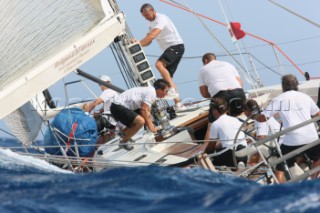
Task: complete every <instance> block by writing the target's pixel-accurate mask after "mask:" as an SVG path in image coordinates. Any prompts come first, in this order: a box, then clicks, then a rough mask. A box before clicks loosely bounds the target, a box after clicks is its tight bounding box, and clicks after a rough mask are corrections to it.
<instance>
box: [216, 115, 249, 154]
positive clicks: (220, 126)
mask: <svg viewBox="0 0 320 213" xmlns="http://www.w3.org/2000/svg"><path fill="white" fill-rule="evenodd" d="M241 125H242V123H241V122H240V121H239V120H238V119H237V118H235V117H232V116H229V115H227V114H223V115H221V116H220V117H219V118H218V119H217V120H216V121H214V122H213V123H212V125H211V128H210V139H213V140H217V139H219V140H221V144H222V147H223V148H228V147H230V146H232V145H233V143H234V139H235V137H236V134H237V132H238V130H239V128H240V127H241ZM244 138H245V135H244V133H243V132H242V131H241V132H240V133H239V135H238V141H239V140H241V139H244ZM240 144H241V145H243V146H247V143H246V141H245V140H244V141H243V142H241V143H240Z"/></svg>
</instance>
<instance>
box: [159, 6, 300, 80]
mask: <svg viewBox="0 0 320 213" xmlns="http://www.w3.org/2000/svg"><path fill="white" fill-rule="evenodd" d="M160 1H161V2H163V3H166V4H169V5H171V6H173V7H176V8H179V9H182V10H185V11H187V12H189V13H192V14H195V15H196V17H197V18H198V19H199V21H201V20H200V17H202V18H205V19H208V20H210V21H213V22H216V23H218V24H220V25H223V26H226V24H225V23H222V22H220V21H217V20H214V19H212V18H210V17H208V16H205V15H203V14H199V13H195V11H193V10H191V9H189V8H187V7H181V6H179V5H177V4H176V3H174V4H173V3H170V2H168V1H167V0H160ZM169 1H171V2H175V1H173V0H169ZM245 34H246V35H248V36H251V37H253V38H255V39H258V40H261V41H264V42H266V43H269V44H271V45H273V46H274V47H275V48H276V49H277V50H278V51H279V52H280V53H281V54H282V55H283V56H284V57H285V58H286V59H287V60H288V61H289V62H290V63H291V64H292V65H293V66H294V67H295V68H296V69H297V70H298V71H299V72H300V74H302V75H303V76H305V72H303V71H302V70H301V69H300V68H299V67H298V66H297V64H296V63H295V62H294V61H293V60H292V59H291V58H290V57H289V56H288V55H287V54H286V53H285V52H284V51H283V50H282V49H281V48H280V47H279V46H278V45H276V44H275V43H274V42H272V41H269V40H267V39H264V38H262V37H259V36H257V35H254V34H252V33H249V32H245ZM231 57H232V56H231ZM236 63H238V61H236ZM241 67H242V66H241Z"/></svg>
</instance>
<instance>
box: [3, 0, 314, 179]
mask: <svg viewBox="0 0 320 213" xmlns="http://www.w3.org/2000/svg"><path fill="white" fill-rule="evenodd" d="M163 2H164V1H163ZM26 4H27V3H24V2H20V1H11V2H6V3H4V4H3V5H2V8H4V9H3V11H4V14H5V15H6V16H7V18H6V19H5V20H4V21H2V22H0V25H1V26H2V29H4V33H3V38H5V37H7V38H11V39H10V42H8V43H7V44H4V45H3V47H4V50H6V51H3V52H5V53H6V56H9V57H6V56H5V55H3V56H2V57H1V58H4V59H5V60H3V61H2V64H1V69H0V70H1V71H0V72H1V73H0V74H1V79H0V85H1V91H0V102H1V106H4V107H2V110H1V111H0V118H1V119H4V120H5V121H6V123H7V125H8V126H9V127H10V128H11V130H12V133H13V134H14V135H15V136H16V137H17V138H18V139H19V141H20V142H21V144H22V145H23V146H24V147H26V148H28V147H31V148H33V149H34V148H37V150H38V151H39V152H40V154H39V153H36V154H33V153H31V152H30V151H28V152H25V153H22V152H19V154H26V155H31V156H34V157H37V158H41V159H44V160H47V161H49V162H50V163H52V164H54V165H58V166H60V167H62V168H64V169H67V170H71V171H73V172H89V171H94V172H98V171H101V170H104V169H108V168H113V167H119V166H149V165H158V166H181V167H185V166H202V167H204V168H206V169H210V170H213V171H219V170H217V169H215V168H214V167H213V165H212V164H211V161H210V160H209V157H210V156H209V157H208V156H207V155H205V154H204V153H203V151H204V148H205V147H203V144H202V143H203V138H204V134H205V132H206V128H207V114H208V109H209V106H208V105H209V100H201V101H196V102H192V103H189V107H188V109H187V110H185V111H182V112H179V113H176V116H171V117H170V114H169V112H168V111H167V107H168V106H169V105H168V103H167V102H166V101H163V100H159V101H158V102H157V105H156V106H155V108H154V113H153V116H154V118H155V121H156V122H157V124H158V125H160V126H162V131H161V132H159V133H158V134H152V133H150V132H148V131H145V130H143V129H142V130H141V131H140V132H139V134H137V135H136V136H135V138H134V139H135V141H136V142H135V147H136V148H135V149H134V150H131V151H128V150H125V149H121V148H120V147H119V146H118V144H119V141H120V138H121V136H120V135H118V134H117V131H113V130H110V129H107V128H106V129H104V130H103V131H102V132H100V134H99V139H98V141H99V142H98V145H97V147H96V148H95V149H94V153H92V155H90V156H80V155H79V152H78V151H77V150H78V149H79V148H81V146H78V145H79V144H78V143H77V140H78V139H79V138H75V137H73V136H72V135H71V134H70V135H69V134H67V135H66V137H67V138H68V139H67V140H65V141H64V143H62V144H57V148H58V149H59V150H60V151H61V154H60V155H49V154H48V153H46V152H45V149H42V148H45V147H43V146H42V147H40V146H37V145H34V144H33V142H34V140H35V138H36V137H37V135H38V134H39V131H40V129H41V127H43V126H44V127H45V131H48V129H49V131H50V127H51V121H52V119H54V117H55V116H56V115H57V114H58V113H59V112H61V110H65V109H66V110H68V109H72V108H81V106H82V104H83V103H82V102H81V101H80V102H76V103H69V101H68V103H67V104H66V106H61V107H58V106H56V104H55V103H54V101H53V98H52V96H51V94H50V87H51V86H52V85H54V84H55V83H56V82H57V81H59V80H61V79H63V78H64V77H66V76H67V75H69V74H70V73H72V72H73V73H76V74H77V75H80V76H82V77H84V78H86V79H90V80H91V81H94V82H96V83H98V84H105V86H107V87H109V88H111V89H114V90H116V91H118V92H122V91H123V89H122V88H119V87H117V86H115V85H111V84H106V83H105V82H101V81H99V79H98V78H97V76H94V75H93V74H92V73H87V72H85V71H84V70H82V69H80V66H82V65H83V64H85V63H86V62H87V61H88V60H90V59H91V58H93V57H94V56H96V55H97V54H98V53H99V52H101V51H103V50H104V49H105V48H107V47H110V48H111V49H112V50H113V52H114V53H115V58H116V60H117V61H118V62H121V65H122V70H121V73H122V75H123V78H124V79H125V81H126V82H127V85H128V86H129V87H134V86H138V85H151V84H152V82H153V81H154V79H155V77H156V76H155V73H154V72H153V71H152V66H151V65H150V63H149V59H148V56H147V55H146V54H145V52H144V49H143V48H142V47H141V46H140V45H139V43H131V42H130V40H131V38H133V36H132V33H131V32H130V29H129V27H128V24H127V20H126V16H125V14H124V13H123V12H122V11H121V10H120V8H119V6H118V4H117V2H116V1H115V0H101V1H71V2H67V3H66V2H65V1H62V0H55V1H50V2H43V1H40V0H36V1H32V3H31V4H28V5H26ZM61 5H63V7H61ZM172 5H174V3H172ZM174 6H177V5H174ZM179 7H180V8H182V9H184V10H186V11H187V12H192V14H193V16H195V17H196V19H197V20H199V21H200V23H201V24H203V26H206V25H205V23H203V21H202V18H205V17H204V16H203V15H201V14H199V13H196V12H195V11H193V10H192V9H190V8H188V7H186V6H181V5H180V6H179ZM44 11H45V12H44ZM209 33H210V34H212V32H209ZM246 34H247V35H248V34H249V33H246ZM222 48H223V49H224V50H225V52H226V55H229V56H230V57H231V58H233V59H234V60H235V61H236V63H237V64H238V65H239V67H240V69H241V70H242V73H243V75H244V76H246V77H245V78H246V79H247V81H248V83H249V84H250V86H251V88H252V89H251V90H248V97H250V98H254V99H255V100H257V101H258V102H259V103H260V104H261V105H264V104H266V103H268V101H270V100H271V99H272V98H273V97H275V96H276V95H278V94H280V93H281V87H280V86H279V85H278V86H270V87H262V86H263V85H262V83H261V79H260V78H259V76H258V75H257V73H256V72H255V69H253V71H251V72H250V71H248V69H247V68H246V67H245V66H243V65H241V63H239V62H238V60H237V59H235V58H234V57H233V56H232V54H231V53H230V52H229V51H227V49H226V48H224V47H223V46H222ZM2 54H4V53H2ZM306 76H307V75H306ZM79 82H80V81H79ZM79 82H78V81H77V82H75V81H74V82H65V84H64V87H67V86H68V85H71V84H74V83H79ZM80 83H83V82H80ZM319 85H320V81H319V80H317V79H312V80H308V81H303V82H301V84H300V87H299V89H300V91H302V92H305V93H307V94H309V95H310V96H312V97H313V98H314V99H315V100H316V99H317V97H318V88H319ZM66 94H67V92H66ZM67 97H68V95H67ZM69 98H70V97H68V99H69ZM248 121H249V120H248ZM310 122H314V120H313V121H310ZM239 131H240V130H239ZM286 131H288V130H286ZM280 134H285V133H280ZM250 139H251V140H252V141H254V139H253V138H252V137H251V138H250ZM271 139H272V138H271ZM70 140H72V143H71V145H70V144H68V142H69V141H70ZM265 142H268V141H265ZM236 143H237V139H235V144H236ZM261 145H263V144H262V143H261ZM68 146H69V147H72V148H73V154H72V156H70V155H69V154H68V152H67V151H66V150H67V147H68ZM251 148H252V147H251ZM254 149H259V148H258V146H257V147H254ZM250 152H252V150H251V151H250V150H249V151H248V153H244V154H245V155H249V154H250ZM263 163H264V164H263ZM263 163H260V164H258V165H256V166H254V167H250V168H246V170H243V171H241V172H239V171H238V173H237V174H236V173H234V171H236V170H237V169H238V168H235V169H236V170H234V169H222V170H221V171H223V172H229V173H232V174H236V175H239V176H243V177H246V178H249V176H250V178H252V177H253V176H254V177H256V176H257V173H255V172H256V171H257V169H258V171H259V172H260V171H261V170H259V169H260V168H261V167H260V166H264V167H263V168H264V169H265V170H266V171H267V172H265V173H263V175H262V176H264V177H267V176H268V174H270V173H271V174H272V173H273V170H272V168H271V163H269V162H268V161H267V159H265V160H264V162H263ZM253 173H254V175H252V174H253ZM266 174H267V175H266ZM259 178H260V176H259ZM259 178H258V179H259Z"/></svg>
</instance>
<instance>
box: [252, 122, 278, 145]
mask: <svg viewBox="0 0 320 213" xmlns="http://www.w3.org/2000/svg"><path fill="white" fill-rule="evenodd" d="M254 126H255V128H256V135H257V136H269V135H272V134H274V133H277V132H279V131H280V128H281V125H280V123H279V122H278V121H276V119H275V118H274V117H273V116H272V117H271V118H269V119H268V120H267V121H266V122H258V121H254ZM283 129H284V128H282V129H281V130H283ZM283 137H284V136H281V137H280V139H279V141H278V142H279V144H281V143H282V140H283Z"/></svg>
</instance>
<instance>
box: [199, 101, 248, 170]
mask: <svg viewBox="0 0 320 213" xmlns="http://www.w3.org/2000/svg"><path fill="white" fill-rule="evenodd" d="M210 105H211V109H212V113H213V116H214V117H215V119H216V120H215V121H214V122H213V123H212V125H211V127H210V140H209V142H206V144H207V147H206V150H205V152H206V153H212V152H214V151H216V152H219V151H221V150H223V149H229V150H228V151H226V152H224V153H222V154H221V155H219V156H216V157H214V158H213V162H212V163H213V164H214V165H215V166H229V167H235V166H236V165H235V164H234V162H233V153H232V152H233V151H232V150H233V149H231V148H230V147H231V146H233V144H234V140H235V137H236V135H237V132H238V131H239V128H240V127H241V126H242V122H241V121H239V120H238V119H237V118H235V117H232V116H229V115H227V111H228V108H227V107H228V105H227V102H226V101H225V100H224V99H223V98H213V100H212V103H211V104H210ZM237 139H238V140H237V142H239V144H238V145H237V146H236V147H235V150H237V151H238V150H241V149H243V148H245V147H246V146H247V142H246V140H245V135H244V133H243V132H242V131H240V132H239V135H238V138H237ZM236 161H237V163H238V162H240V161H241V162H243V163H244V164H246V163H247V157H241V158H236Z"/></svg>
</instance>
